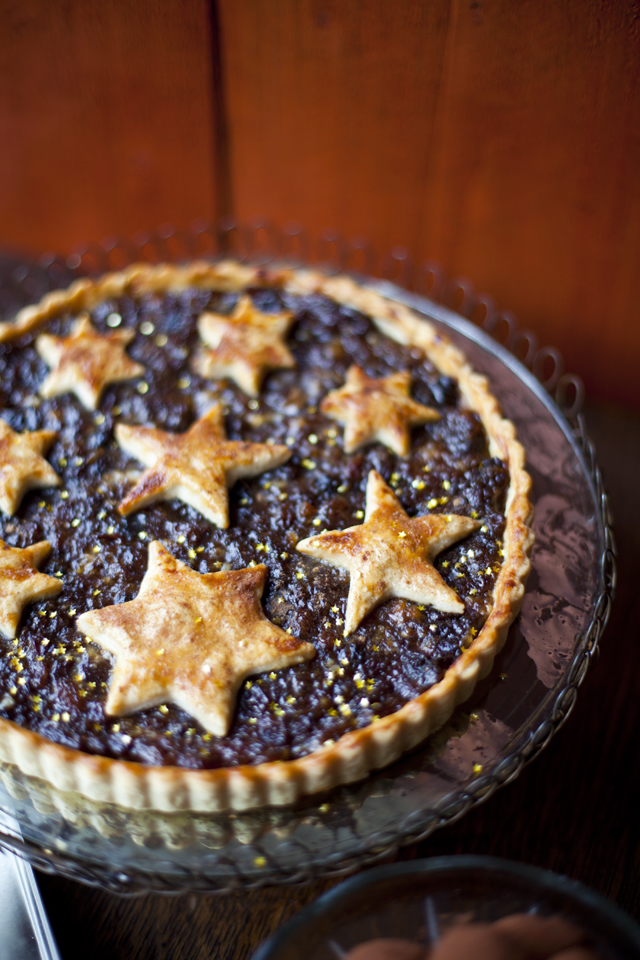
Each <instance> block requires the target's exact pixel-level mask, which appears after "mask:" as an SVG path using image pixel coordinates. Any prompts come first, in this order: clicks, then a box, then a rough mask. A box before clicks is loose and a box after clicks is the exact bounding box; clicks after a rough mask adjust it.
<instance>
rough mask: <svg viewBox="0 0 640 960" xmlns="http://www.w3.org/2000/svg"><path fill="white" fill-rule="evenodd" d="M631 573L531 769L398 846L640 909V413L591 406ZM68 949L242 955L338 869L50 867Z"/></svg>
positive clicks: (97, 955)
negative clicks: (105, 875)
mask: <svg viewBox="0 0 640 960" xmlns="http://www.w3.org/2000/svg"><path fill="white" fill-rule="evenodd" d="M587 416H588V423H589V428H590V431H591V435H592V437H593V439H594V440H595V443H596V447H597V449H598V452H599V458H600V463H601V465H602V468H603V472H604V474H605V480H606V482H607V485H608V487H609V490H610V493H611V497H612V502H613V508H614V515H615V521H616V533H617V538H618V551H619V557H618V559H619V570H620V579H619V587H618V594H617V598H616V603H615V605H614V610H613V614H612V617H611V621H610V623H609V627H608V629H607V631H606V633H605V636H604V640H603V643H602V647H601V655H600V659H599V662H598V663H597V665H596V666H595V668H594V669H593V670H592V672H591V674H590V675H589V676H588V677H587V679H586V681H585V684H584V686H583V688H582V691H581V693H580V696H579V698H578V703H577V706H576V708H575V710H574V712H573V714H572V715H571V717H570V719H569V721H568V722H567V724H566V726H565V727H564V729H563V730H562V731H561V732H560V733H559V734H558V736H557V737H556V738H555V739H554V740H553V741H552V742H551V744H550V746H549V747H548V749H547V750H546V751H545V752H544V753H543V754H542V756H541V757H539V758H538V759H537V760H536V761H535V762H534V763H533V764H532V765H531V766H529V767H528V768H527V769H526V770H525V771H524V772H523V773H522V775H521V776H520V778H519V779H518V780H517V781H516V782H515V783H513V784H511V785H510V786H509V787H506V788H505V789H504V790H502V791H500V792H499V793H498V794H496V795H495V796H494V797H492V798H491V799H490V800H489V802H488V803H487V804H486V805H485V806H482V807H479V808H477V809H475V810H474V811H473V812H472V813H470V814H469V815H467V816H466V817H465V818H463V820H461V821H460V822H459V823H457V824H454V825H453V826H451V827H447V828H446V829H444V830H441V831H440V832H438V833H436V834H434V835H433V836H432V837H431V838H430V839H428V840H426V841H425V842H424V843H422V844H420V845H418V846H417V847H409V848H407V849H405V850H403V851H402V853H401V855H400V856H401V859H410V858H415V857H428V856H437V855H442V854H452V853H478V854H492V855H495V856H499V857H507V858H509V859H512V860H519V861H522V862H524V863H531V864H536V865H538V866H541V867H546V868H548V869H550V870H555V871H557V872H559V873H564V874H568V875H569V876H571V877H574V878H576V879H577V880H581V881H582V882H583V883H585V884H587V885H588V886H590V887H592V888H593V889H595V890H598V891H599V892H600V893H602V894H604V895H605V896H607V897H610V898H611V899H612V900H614V901H616V902H617V903H618V904H619V905H620V906H621V907H622V908H623V909H625V910H627V911H628V912H629V913H630V914H632V915H633V916H635V917H636V918H638V919H640V828H639V826H638V820H639V812H640V810H639V807H640V805H639V803H638V800H639V799H640V798H639V796H638V794H639V790H638V787H639V785H640V777H638V773H637V760H638V756H639V754H640V748H639V745H638V738H639V736H640V642H639V637H638V633H639V631H638V624H639V623H640V580H639V578H638V570H639V567H640V509H639V508H638V499H639V498H640V484H639V477H640V419H638V418H637V417H635V416H633V415H631V414H628V413H626V412H625V411H622V410H619V409H615V408H606V407H604V406H602V405H599V406H592V407H590V408H589V409H588V411H587ZM39 881H40V887H41V890H42V893H43V896H44V900H45V903H46V906H47V909H48V912H49V916H50V918H51V922H52V925H53V928H54V931H55V934H56V936H57V938H58V943H59V945H60V950H61V953H62V957H63V960H75V958H82V960H87V958H92V960H103V958H104V960H107V958H108V960H161V958H162V960H205V958H207V960H214V958H215V960H244V958H246V957H250V955H251V952H252V951H253V950H254V948H255V947H257V945H258V944H259V943H260V942H261V941H262V940H264V939H265V938H266V937H267V936H268V935H269V934H271V933H272V932H273V931H274V930H276V929H277V928H278V927H279V926H280V925H281V924H283V923H284V922H285V921H286V920H288V919H289V918H290V917H292V916H293V915H294V914H295V913H296V912H297V911H298V910H300V909H301V908H302V907H304V906H305V905H306V904H307V903H309V902H310V901H311V900H313V899H315V898H316V897H317V896H318V895H319V894H321V893H323V892H324V891H325V890H327V889H328V888H329V887H330V886H331V885H332V883H331V882H330V881H326V882H319V883H313V884H308V885H306V886H303V887H296V888H289V887H281V888H270V889H265V890H259V891H255V892H250V893H241V894H233V895H227V896H209V897H208V896H196V895H185V896H181V897H160V896H145V897H140V898H135V899H128V898H123V897H117V896H114V895H112V894H107V893H103V892H101V891H100V890H95V889H91V888H88V887H84V886H81V885H79V884H75V883H72V882H71V881H67V880H61V879H58V878H54V877H47V876H39Z"/></svg>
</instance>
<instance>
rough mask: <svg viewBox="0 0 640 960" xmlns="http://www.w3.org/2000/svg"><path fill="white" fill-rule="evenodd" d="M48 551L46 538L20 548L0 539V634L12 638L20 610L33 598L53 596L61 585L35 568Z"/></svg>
mask: <svg viewBox="0 0 640 960" xmlns="http://www.w3.org/2000/svg"><path fill="white" fill-rule="evenodd" d="M50 553H51V544H50V543H49V541H48V540H42V541H41V542H40V543H33V544H32V545H31V546H30V547H25V548H24V550H21V549H20V548H19V547H10V546H9V545H8V544H6V543H5V542H4V540H0V633H1V634H2V635H3V636H4V637H7V639H9V640H13V638H14V637H15V635H16V632H17V629H18V621H19V620H20V616H21V615H22V611H23V609H24V608H25V607H26V605H27V604H28V603H33V602H34V600H47V599H48V598H49V597H57V596H58V594H59V593H60V591H61V590H62V584H61V583H60V581H59V580H58V579H57V578H56V577H48V576H47V575H46V574H44V573H39V572H38V570H37V569H36V568H37V567H38V566H39V565H40V564H41V563H42V561H43V560H46V558H47V557H48V556H49V554H50Z"/></svg>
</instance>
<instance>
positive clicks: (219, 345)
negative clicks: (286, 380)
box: [194, 294, 296, 397]
mask: <svg viewBox="0 0 640 960" xmlns="http://www.w3.org/2000/svg"><path fill="white" fill-rule="evenodd" d="M292 323H293V314H292V313H289V312H286V313H275V314H274V313H262V312H261V311H260V310H258V309H257V308H256V307H254V305H253V303H252V301H251V297H250V296H248V294H244V295H243V296H241V297H240V299H239V300H238V302H237V304H236V306H235V309H234V311H233V313H232V314H230V315H229V316H223V315H222V314H219V313H203V314H201V315H200V318H199V320H198V332H199V334H200V336H201V338H202V340H203V341H204V343H205V344H206V346H207V348H208V349H205V350H203V351H202V353H201V354H200V356H199V357H197V358H196V360H195V363H194V367H195V370H196V372H197V373H199V374H200V375H201V376H203V377H207V378H209V379H211V380H220V379H222V378H223V377H230V378H231V379H232V380H235V382H236V383H237V384H238V386H239V387H240V389H241V390H244V392H245V393H247V394H249V396H250V397H257V396H258V393H259V392H260V384H261V383H262V379H263V377H264V375H265V373H266V372H267V371H268V370H276V369H277V368H279V367H284V368H285V369H291V367H295V365H296V361H295V360H294V358H293V356H292V355H291V353H290V351H289V349H288V347H287V346H286V345H285V343H284V342H283V338H284V337H285V336H286V334H287V331H288V330H289V327H290V326H291V324H292Z"/></svg>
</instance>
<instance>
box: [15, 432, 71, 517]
mask: <svg viewBox="0 0 640 960" xmlns="http://www.w3.org/2000/svg"><path fill="white" fill-rule="evenodd" d="M56 437H57V433H56V431H55V430H34V431H33V432H32V433H29V432H28V431H25V433H15V432H14V431H13V430H12V429H11V427H10V426H9V424H8V423H6V422H5V421H4V420H2V419H1V418H0V509H1V510H3V511H4V512H5V513H9V514H14V513H15V512H16V510H17V509H18V507H19V506H20V501H21V500H22V498H23V496H24V495H25V493H26V492H27V490H32V489H33V488H34V487H58V486H60V484H61V483H62V480H61V479H60V477H59V476H58V474H57V473H56V472H55V470H54V469H53V467H52V466H51V464H50V463H47V461H46V460H45V459H44V457H43V456H42V454H43V453H46V451H47V450H48V449H49V447H50V446H51V444H52V443H53V441H54V440H55V438H56Z"/></svg>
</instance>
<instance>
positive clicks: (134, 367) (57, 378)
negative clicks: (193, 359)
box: [36, 314, 144, 410]
mask: <svg viewBox="0 0 640 960" xmlns="http://www.w3.org/2000/svg"><path fill="white" fill-rule="evenodd" d="M134 336H135V333H134V331H133V330H115V331H114V332H113V333H109V334H106V335H104V336H103V335H102V334H100V333H98V331H97V330H96V329H95V327H94V326H93V324H92V323H91V320H90V319H89V317H88V316H87V315H86V314H85V315H83V316H81V317H78V319H77V320H76V322H75V323H74V325H73V329H72V331H71V336H69V337H54V336H52V335H51V334H49V333H42V334H40V336H39V337H38V338H37V339H36V350H37V351H38V353H39V354H40V356H41V357H42V359H43V360H44V361H45V363H46V364H48V366H50V367H51V368H52V370H51V373H50V374H49V376H48V377H46V378H45V380H43V382H42V383H41V384H40V393H41V395H42V396H43V397H57V396H58V395H59V394H61V393H75V395H76V396H77V398H78V400H79V401H80V403H81V404H82V405H83V406H84V407H86V408H87V410H95V409H96V407H97V406H98V403H99V401H100V397H101V395H102V391H103V390H104V388H105V387H106V386H107V384H109V383H120V382H121V381H123V380H131V379H132V378H133V377H139V376H140V374H141V373H144V367H143V366H142V365H141V364H139V363H135V362H134V361H133V360H132V359H131V358H130V357H128V356H127V354H126V353H125V347H126V346H127V344H128V343H130V342H131V340H133V338H134Z"/></svg>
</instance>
